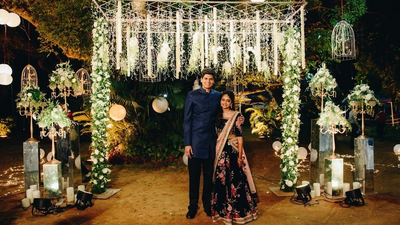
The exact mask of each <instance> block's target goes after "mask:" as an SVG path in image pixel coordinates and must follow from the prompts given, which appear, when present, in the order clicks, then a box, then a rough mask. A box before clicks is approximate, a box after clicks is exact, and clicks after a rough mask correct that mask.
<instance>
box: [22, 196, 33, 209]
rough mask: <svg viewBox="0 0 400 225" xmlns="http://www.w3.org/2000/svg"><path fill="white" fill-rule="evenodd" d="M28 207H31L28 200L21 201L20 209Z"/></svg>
mask: <svg viewBox="0 0 400 225" xmlns="http://www.w3.org/2000/svg"><path fill="white" fill-rule="evenodd" d="M30 205H31V202H30V200H29V198H23V199H22V207H24V208H28V207H29V206H30Z"/></svg>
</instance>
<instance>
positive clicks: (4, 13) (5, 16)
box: [0, 9, 10, 25]
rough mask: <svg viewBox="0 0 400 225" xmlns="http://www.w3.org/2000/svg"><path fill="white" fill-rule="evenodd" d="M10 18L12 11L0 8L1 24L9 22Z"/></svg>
mask: <svg viewBox="0 0 400 225" xmlns="http://www.w3.org/2000/svg"><path fill="white" fill-rule="evenodd" d="M9 20H10V13H9V12H7V10H4V9H0V24H1V25H3V24H7V22H8V21H9Z"/></svg>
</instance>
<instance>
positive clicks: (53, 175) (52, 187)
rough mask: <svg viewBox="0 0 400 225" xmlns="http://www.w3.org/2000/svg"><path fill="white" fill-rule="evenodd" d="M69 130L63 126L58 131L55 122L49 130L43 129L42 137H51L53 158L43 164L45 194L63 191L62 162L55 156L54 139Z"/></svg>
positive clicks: (53, 194) (54, 194)
mask: <svg viewBox="0 0 400 225" xmlns="http://www.w3.org/2000/svg"><path fill="white" fill-rule="evenodd" d="M66 133H67V131H65V130H64V129H63V128H60V129H59V130H58V131H57V129H56V128H55V127H54V123H52V124H51V127H50V129H49V131H48V132H46V131H45V130H44V128H43V129H42V131H41V132H40V137H41V138H43V137H49V138H50V139H51V152H52V155H53V156H52V160H51V161H49V162H47V163H45V164H44V165H43V184H44V191H45V194H49V195H50V196H58V195H59V194H61V192H62V190H61V189H62V188H61V187H62V184H61V177H62V170H61V162H60V161H58V160H57V159H56V158H55V151H56V149H55V145H54V141H55V138H56V137H57V136H60V137H65V136H66Z"/></svg>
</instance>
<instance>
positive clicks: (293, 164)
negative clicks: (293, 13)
mask: <svg viewBox="0 0 400 225" xmlns="http://www.w3.org/2000/svg"><path fill="white" fill-rule="evenodd" d="M299 40H300V33H299V31H298V30H297V29H295V28H293V27H288V29H287V31H286V32H285V36H284V42H283V44H284V45H283V46H282V48H281V49H282V56H283V59H284V66H283V71H284V72H283V74H282V81H283V96H282V97H283V103H282V127H281V129H282V140H283V144H282V149H281V156H280V157H281V165H280V168H281V181H280V189H281V190H283V191H287V192H290V191H293V190H294V189H295V187H296V182H297V177H298V170H297V160H298V157H297V151H298V145H297V142H298V136H299V130H300V119H299V116H300V115H299V105H300V98H299V96H300V72H301V71H300V65H301V61H300V42H299Z"/></svg>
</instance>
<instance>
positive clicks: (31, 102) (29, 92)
mask: <svg viewBox="0 0 400 225" xmlns="http://www.w3.org/2000/svg"><path fill="white" fill-rule="evenodd" d="M15 102H16V103H17V109H21V108H28V107H29V108H30V109H31V110H33V109H36V110H37V109H39V108H44V107H45V106H46V104H47V103H46V94H45V93H43V92H41V91H40V89H39V87H37V86H33V85H29V86H25V87H23V88H22V90H21V91H20V92H19V93H18V94H17V99H16V100H15Z"/></svg>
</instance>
